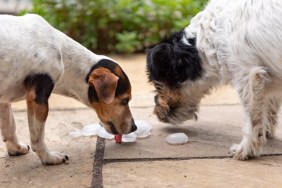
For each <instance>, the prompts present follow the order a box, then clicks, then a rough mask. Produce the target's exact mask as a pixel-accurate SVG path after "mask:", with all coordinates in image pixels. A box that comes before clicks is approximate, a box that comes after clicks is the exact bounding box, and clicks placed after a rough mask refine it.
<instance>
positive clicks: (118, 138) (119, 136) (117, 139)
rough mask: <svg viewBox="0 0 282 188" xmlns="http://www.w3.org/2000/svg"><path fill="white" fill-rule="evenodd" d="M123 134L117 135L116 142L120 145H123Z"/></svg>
mask: <svg viewBox="0 0 282 188" xmlns="http://www.w3.org/2000/svg"><path fill="white" fill-rule="evenodd" d="M121 139H122V134H115V141H116V143H118V144H121Z"/></svg>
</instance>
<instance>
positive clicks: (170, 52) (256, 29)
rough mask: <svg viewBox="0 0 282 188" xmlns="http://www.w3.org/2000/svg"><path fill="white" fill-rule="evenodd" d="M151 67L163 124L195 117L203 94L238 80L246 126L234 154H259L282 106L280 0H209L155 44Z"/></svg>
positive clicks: (242, 156) (241, 156) (239, 156)
mask: <svg viewBox="0 0 282 188" xmlns="http://www.w3.org/2000/svg"><path fill="white" fill-rule="evenodd" d="M147 70H148V77H149V81H150V82H152V83H153V84H154V85H155V87H156V90H157V95H156V98H155V102H156V106H155V113H156V114H157V116H158V118H159V119H160V120H161V121H164V122H170V123H179V122H183V121H185V120H188V119H193V118H195V119H196V118H197V115H196V112H197V111H198V108H199V103H200V101H201V99H202V98H203V97H204V96H205V95H207V94H209V93H210V92H211V90H212V89H214V88H216V87H218V86H219V85H222V84H231V85H232V86H234V88H235V89H236V90H237V91H238V94H239V97H240V99H241V103H242V105H243V107H244V126H243V139H242V141H241V143H239V144H234V145H233V146H232V147H231V153H232V155H233V157H234V158H236V159H239V160H246V159H248V158H250V157H254V156H256V155H258V154H259V152H260V149H261V146H262V144H263V143H265V142H266V138H267V137H272V136H273V135H274V132H275V128H276V125H277V113H278V110H279V107H280V104H281V89H282V74H281V73H282V1H281V0H211V1H210V2H209V3H208V5H207V6H206V8H205V9H204V10H203V11H202V12H200V13H198V14H197V15H196V16H195V17H194V18H193V19H192V20H191V23H190V25H189V26H187V27H186V28H185V29H184V30H182V31H180V32H178V33H175V34H174V35H172V36H171V37H170V38H167V39H165V40H164V41H162V43H160V44H158V45H155V46H154V47H152V48H150V49H149V51H148V54H147Z"/></svg>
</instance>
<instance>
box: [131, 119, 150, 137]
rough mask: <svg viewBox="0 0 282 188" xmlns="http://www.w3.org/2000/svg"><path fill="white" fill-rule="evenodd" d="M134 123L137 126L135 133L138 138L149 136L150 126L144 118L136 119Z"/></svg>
mask: <svg viewBox="0 0 282 188" xmlns="http://www.w3.org/2000/svg"><path fill="white" fill-rule="evenodd" d="M135 124H136V126H137V130H136V131H135V133H136V134H137V137H138V138H146V137H148V136H150V131H151V129H152V126H151V125H149V123H148V122H147V121H145V120H136V121H135Z"/></svg>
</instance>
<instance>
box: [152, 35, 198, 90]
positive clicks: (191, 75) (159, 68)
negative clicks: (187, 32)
mask: <svg viewBox="0 0 282 188" xmlns="http://www.w3.org/2000/svg"><path fill="white" fill-rule="evenodd" d="M182 37H183V33H177V34H174V35H173V36H172V37H171V38H170V39H166V40H165V41H164V42H163V43H161V44H159V45H156V46H155V47H153V48H151V49H149V50H148V53H147V72H148V78H149V81H153V80H156V81H160V82H165V83H166V84H167V85H169V86H171V87H175V86H178V85H179V84H181V83H183V82H185V81H186V80H191V81H194V80H196V79H197V78H199V77H200V76H201V73H202V65H201V62H200V58H199V54H198V50H197V48H196V47H195V43H192V42H191V43H190V44H191V45H188V44H185V43H183V42H182ZM189 42H190V41H189Z"/></svg>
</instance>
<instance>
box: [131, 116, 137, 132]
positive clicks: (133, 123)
mask: <svg viewBox="0 0 282 188" xmlns="http://www.w3.org/2000/svg"><path fill="white" fill-rule="evenodd" d="M136 130H137V126H136V125H135V122H134V120H133V119H132V120H131V132H134V131H136Z"/></svg>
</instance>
